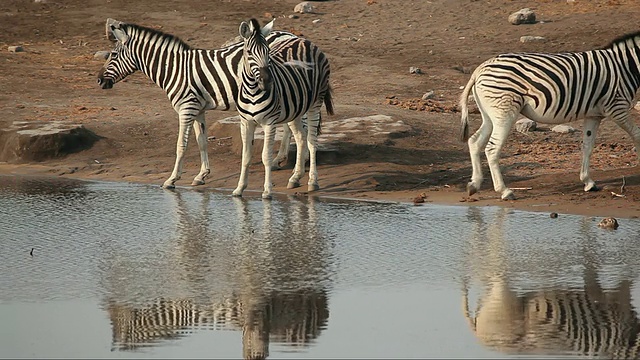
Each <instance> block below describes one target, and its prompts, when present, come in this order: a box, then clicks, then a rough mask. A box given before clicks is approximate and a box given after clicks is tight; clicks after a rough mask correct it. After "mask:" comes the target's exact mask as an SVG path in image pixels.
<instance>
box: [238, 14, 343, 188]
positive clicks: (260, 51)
mask: <svg viewBox="0 0 640 360" xmlns="http://www.w3.org/2000/svg"><path fill="white" fill-rule="evenodd" d="M272 26H273V21H272V22H270V23H268V24H267V25H265V26H264V28H260V24H259V23H258V21H257V20H256V19H251V20H250V21H249V22H242V23H241V24H240V28H239V32H240V35H241V36H242V38H243V44H244V54H243V66H241V67H242V81H241V85H240V91H239V94H238V103H237V108H238V113H239V114H240V118H241V135H242V167H241V171H240V179H239V181H238V186H237V187H236V189H235V190H234V191H233V195H234V196H242V192H243V191H244V190H245V189H246V187H247V179H248V168H249V162H250V161H251V150H252V146H253V134H254V130H255V128H256V126H257V125H260V126H262V127H263V128H264V144H263V150H262V163H263V164H264V166H265V178H264V191H263V193H262V197H263V198H265V199H268V198H270V197H271V189H272V185H271V168H270V166H269V164H271V151H269V149H270V148H271V146H272V143H273V139H274V137H275V125H278V124H283V123H289V124H290V126H291V131H292V133H293V136H294V139H295V141H296V146H297V150H298V151H297V159H296V166H295V168H294V172H293V175H292V176H291V178H289V184H288V185H287V188H290V189H291V188H295V187H298V186H300V178H301V177H302V176H303V175H304V171H305V168H304V160H305V159H304V156H305V155H306V146H307V145H308V148H309V149H308V150H309V182H308V190H309V191H314V190H317V189H319V185H318V180H317V177H318V173H317V169H316V145H317V136H318V134H319V133H320V122H321V115H320V108H321V107H322V104H323V103H324V105H325V107H326V111H327V113H328V114H329V115H333V103H332V97H331V87H330V85H329V74H330V69H329V61H328V60H327V58H326V56H325V54H324V53H323V52H322V51H321V50H320V49H319V48H318V47H317V46H315V45H313V44H312V43H311V42H309V41H308V40H305V39H301V38H288V39H284V40H282V41H279V42H278V43H274V44H272V45H271V47H269V45H268V42H267V41H266V37H267V36H268V35H269V33H270V32H271V29H272ZM305 113H307V132H306V134H305V132H304V131H302V125H301V118H302V115H303V114H305ZM305 138H306V139H305Z"/></svg>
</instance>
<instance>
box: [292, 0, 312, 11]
mask: <svg viewBox="0 0 640 360" xmlns="http://www.w3.org/2000/svg"><path fill="white" fill-rule="evenodd" d="M293 12H297V13H300V14H308V13H312V12H313V5H311V3H309V2H308V1H303V2H301V3H299V4H298V5H296V6H295V7H294V8H293Z"/></svg>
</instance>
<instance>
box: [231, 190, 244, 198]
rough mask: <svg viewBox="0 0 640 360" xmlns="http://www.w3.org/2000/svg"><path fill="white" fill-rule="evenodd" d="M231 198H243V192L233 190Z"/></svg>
mask: <svg viewBox="0 0 640 360" xmlns="http://www.w3.org/2000/svg"><path fill="white" fill-rule="evenodd" d="M231 196H233V197H242V191H239V190H233V192H232V193H231Z"/></svg>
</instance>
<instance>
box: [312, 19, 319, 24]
mask: <svg viewBox="0 0 640 360" xmlns="http://www.w3.org/2000/svg"><path fill="white" fill-rule="evenodd" d="M319 22H320V19H315V20H313V21H312V23H314V24H317V23H319Z"/></svg>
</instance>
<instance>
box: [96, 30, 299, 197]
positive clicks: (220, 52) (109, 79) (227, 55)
mask: <svg viewBox="0 0 640 360" xmlns="http://www.w3.org/2000/svg"><path fill="white" fill-rule="evenodd" d="M106 34H107V37H108V38H109V40H111V41H113V42H115V48H114V49H113V50H112V51H111V52H110V55H109V56H108V58H107V60H106V63H105V64H104V66H103V67H102V69H101V70H100V72H99V74H98V84H99V85H100V86H101V87H102V88H103V89H110V88H112V87H113V85H114V84H115V83H117V82H119V81H121V80H123V79H124V78H126V77H127V76H128V75H130V74H132V73H134V72H135V71H138V70H140V71H142V72H143V73H144V74H145V75H147V76H148V77H149V78H150V79H151V80H152V81H153V82H154V83H156V84H157V85H158V86H160V87H161V88H162V89H164V90H165V92H166V93H167V96H168V97H169V100H170V101H171V104H172V105H173V108H174V110H175V111H176V112H177V113H178V117H179V119H180V130H179V133H178V141H177V146H176V161H175V165H174V168H173V172H172V173H171V176H170V177H169V178H168V179H167V180H166V181H165V182H164V184H163V185H162V186H163V187H164V188H169V189H171V188H175V182H176V181H177V180H179V179H180V177H181V175H182V163H183V158H184V151H185V150H186V148H187V143H188V141H189V132H190V128H191V127H192V126H193V130H194V132H195V137H196V141H197V143H198V147H199V150H200V160H201V167H200V172H199V173H198V175H197V176H196V177H195V178H194V179H193V182H192V185H203V184H204V183H205V178H206V177H207V176H208V175H209V174H210V172H211V171H210V168H209V158H208V154H207V136H206V127H205V117H204V112H205V111H206V110H212V109H220V110H229V109H231V108H233V107H235V99H236V97H237V95H238V82H239V79H240V71H241V68H240V66H239V64H240V62H241V58H242V43H241V42H237V43H235V44H232V45H228V46H226V47H223V48H221V49H216V50H205V49H195V48H192V47H191V46H189V45H188V44H187V43H185V42H184V41H182V40H181V39H180V38H178V37H177V36H174V35H171V34H166V33H163V32H161V31H158V30H155V29H151V28H148V27H144V26H141V25H136V24H131V23H124V22H121V21H117V20H114V19H111V18H109V19H107V22H106ZM289 38H297V37H296V36H295V35H293V34H291V33H288V32H283V31H274V32H272V33H271V34H270V35H269V36H268V37H267V42H268V43H269V44H273V43H276V42H279V41H282V40H284V39H289ZM290 139H291V132H290V130H289V128H288V126H284V135H283V139H282V142H281V146H280V150H279V153H278V156H277V158H276V159H275V160H274V163H273V167H274V168H277V167H278V165H277V164H278V163H279V162H280V161H282V160H283V159H285V158H286V157H287V155H288V147H289V142H290Z"/></svg>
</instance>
